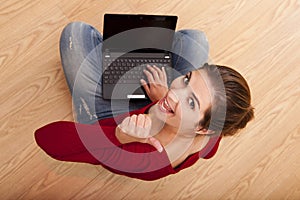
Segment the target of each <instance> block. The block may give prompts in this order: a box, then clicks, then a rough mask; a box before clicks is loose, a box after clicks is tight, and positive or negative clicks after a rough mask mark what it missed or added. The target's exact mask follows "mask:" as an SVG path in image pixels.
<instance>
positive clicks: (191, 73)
mask: <svg viewBox="0 0 300 200" xmlns="http://www.w3.org/2000/svg"><path fill="white" fill-rule="evenodd" d="M192 75H193V72H192V71H190V80H191V79H192ZM192 96H193V97H194V99H196V102H197V104H198V108H199V109H200V102H199V100H198V98H197V97H196V95H195V93H194V92H192Z"/></svg>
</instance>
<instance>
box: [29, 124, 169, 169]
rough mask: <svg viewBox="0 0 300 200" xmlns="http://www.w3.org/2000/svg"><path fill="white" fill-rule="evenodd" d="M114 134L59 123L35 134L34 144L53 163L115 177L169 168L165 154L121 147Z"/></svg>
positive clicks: (148, 148) (136, 146)
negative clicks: (98, 169) (96, 168)
mask: <svg viewBox="0 0 300 200" xmlns="http://www.w3.org/2000/svg"><path fill="white" fill-rule="evenodd" d="M114 131H115V127H102V126H101V127H100V126H99V125H86V124H77V123H74V122H63V121H61V122H54V123H51V124H48V125H46V126H44V127H42V128H39V129H38V130H36V132H35V140H36V142H37V144H38V145H39V146H40V147H41V148H42V149H43V150H44V151H45V152H46V153H47V154H48V155H49V156H51V157H52V158H54V159H57V160H61V161H70V162H83V163H90V164H95V165H97V164H100V165H103V166H105V167H106V168H108V169H112V170H111V171H116V172H119V174H120V172H128V173H133V174H135V173H146V172H151V171H156V170H159V169H162V168H164V167H166V166H169V165H170V162H169V160H168V157H167V154H166V152H165V151H164V152H162V153H159V152H158V151H156V149H155V148H154V147H152V146H151V145H149V144H142V143H138V142H134V143H128V144H121V143H120V142H119V141H118V140H117V138H116V137H115V134H114ZM105 132H106V133H105ZM109 133H110V134H109Z"/></svg>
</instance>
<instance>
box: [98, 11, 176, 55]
mask: <svg viewBox="0 0 300 200" xmlns="http://www.w3.org/2000/svg"><path fill="white" fill-rule="evenodd" d="M176 23H177V16H170V15H168V16H167V15H141V14H138V15H133V14H105V15H104V26H103V40H104V43H103V51H109V52H132V51H134V52H151V53H162V52H164V51H166V50H170V49H171V47H172V42H173V36H174V31H175V28H176Z"/></svg>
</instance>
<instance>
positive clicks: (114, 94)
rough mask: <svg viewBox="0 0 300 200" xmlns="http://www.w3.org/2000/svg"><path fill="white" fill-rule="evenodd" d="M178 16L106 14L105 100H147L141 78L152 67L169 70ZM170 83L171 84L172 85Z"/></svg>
mask: <svg viewBox="0 0 300 200" xmlns="http://www.w3.org/2000/svg"><path fill="white" fill-rule="evenodd" d="M176 23H177V16H164V15H131V14H105V15H104V28H103V40H104V41H103V46H102V62H103V72H102V90H103V98H104V99H146V98H147V95H146V93H145V92H144V90H143V88H142V86H141V84H140V79H141V78H143V79H144V80H146V81H147V78H146V77H145V75H144V73H143V69H145V68H146V66H147V65H148V64H150V65H155V66H157V67H159V68H162V67H164V68H165V69H166V71H167V76H168V80H169V81H170V80H171V76H172V71H171V69H172V65H171V56H172V55H171V52H170V51H171V48H172V42H173V37H174V31H175V28H176ZM168 84H170V83H168Z"/></svg>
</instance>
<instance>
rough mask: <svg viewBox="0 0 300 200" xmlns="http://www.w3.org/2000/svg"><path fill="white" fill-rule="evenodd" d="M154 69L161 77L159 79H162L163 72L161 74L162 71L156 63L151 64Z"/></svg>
mask: <svg viewBox="0 0 300 200" xmlns="http://www.w3.org/2000/svg"><path fill="white" fill-rule="evenodd" d="M152 67H153V68H154V69H155V70H156V72H157V73H158V76H159V78H160V79H161V80H164V78H165V77H164V74H163V71H162V70H161V69H160V68H158V67H157V66H156V65H153V66H152Z"/></svg>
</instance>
